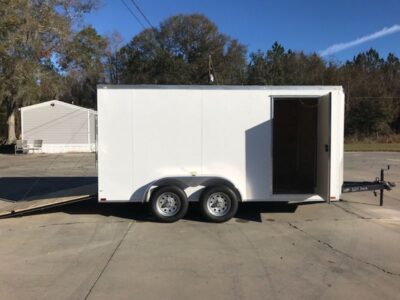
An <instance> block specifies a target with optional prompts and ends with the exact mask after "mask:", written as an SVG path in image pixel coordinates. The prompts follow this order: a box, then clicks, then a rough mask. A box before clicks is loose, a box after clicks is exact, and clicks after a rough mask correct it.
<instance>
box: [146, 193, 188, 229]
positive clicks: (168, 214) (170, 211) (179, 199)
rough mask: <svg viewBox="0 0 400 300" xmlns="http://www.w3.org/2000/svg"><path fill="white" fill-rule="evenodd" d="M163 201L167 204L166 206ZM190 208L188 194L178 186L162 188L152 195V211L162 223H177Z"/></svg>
mask: <svg viewBox="0 0 400 300" xmlns="http://www.w3.org/2000/svg"><path fill="white" fill-rule="evenodd" d="M163 197H164V199H163ZM163 201H164V203H166V204H165V205H164V206H162V205H163V203H162V202H163ZM174 203H175V204H174ZM176 203H178V204H176ZM168 205H170V206H168ZM188 208H189V201H188V199H187V196H186V193H185V192H184V191H183V190H182V189H180V188H179V187H177V186H165V187H160V188H157V189H156V190H155V191H154V192H153V193H152V194H151V198H150V209H151V212H152V214H153V215H154V216H155V217H156V219H157V220H158V221H160V222H166V223H171V222H176V221H178V220H179V219H181V218H183V217H184V216H185V214H186V212H187V210H188Z"/></svg>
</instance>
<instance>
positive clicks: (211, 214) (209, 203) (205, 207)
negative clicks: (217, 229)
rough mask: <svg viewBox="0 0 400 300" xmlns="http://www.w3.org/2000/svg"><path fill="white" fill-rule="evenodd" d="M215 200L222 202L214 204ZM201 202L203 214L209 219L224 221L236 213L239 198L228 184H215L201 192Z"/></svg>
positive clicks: (218, 221) (217, 221)
mask: <svg viewBox="0 0 400 300" xmlns="http://www.w3.org/2000/svg"><path fill="white" fill-rule="evenodd" d="M213 201H214V202H213ZM215 201H220V202H219V204H215V206H213V205H214V203H215ZM228 202H229V203H228ZM199 204H200V205H199V207H200V211H201V213H202V215H203V216H204V217H205V218H206V219H207V220H208V221H211V222H214V223H222V222H226V221H228V220H229V219H231V218H232V217H234V216H235V215H236V212H237V210H238V207H239V200H238V197H237V196H236V193H235V192H234V191H233V190H232V189H231V188H228V187H227V186H214V187H208V188H206V189H205V191H204V192H203V193H202V194H201V197H200V203H199ZM219 205H220V206H221V207H220V206H219Z"/></svg>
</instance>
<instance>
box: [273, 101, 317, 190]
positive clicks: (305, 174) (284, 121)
mask: <svg viewBox="0 0 400 300" xmlns="http://www.w3.org/2000/svg"><path fill="white" fill-rule="evenodd" d="M318 105H319V98H278V99H274V103H273V111H274V119H273V193H274V194H314V193H316V191H317V164H318V153H317V146H318Z"/></svg>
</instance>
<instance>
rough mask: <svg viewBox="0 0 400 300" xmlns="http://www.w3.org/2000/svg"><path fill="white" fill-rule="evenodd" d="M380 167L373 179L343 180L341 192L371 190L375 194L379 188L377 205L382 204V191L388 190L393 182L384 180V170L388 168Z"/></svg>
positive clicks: (393, 184) (393, 185)
mask: <svg viewBox="0 0 400 300" xmlns="http://www.w3.org/2000/svg"><path fill="white" fill-rule="evenodd" d="M389 169H390V166H388V167H387V169H381V176H380V178H379V177H376V178H375V180H374V181H345V182H343V185H342V193H354V192H367V191H373V192H374V195H375V196H376V195H377V193H376V191H378V190H379V205H380V206H382V205H383V197H384V194H383V193H384V191H385V190H387V191H390V190H391V189H392V187H395V186H396V185H395V183H394V182H389V181H385V171H387V170H389Z"/></svg>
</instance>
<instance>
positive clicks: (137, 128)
mask: <svg viewBox="0 0 400 300" xmlns="http://www.w3.org/2000/svg"><path fill="white" fill-rule="evenodd" d="M97 107H98V180H99V191H98V197H99V201H100V202H109V203H113V202H127V201H130V202H150V206H151V208H152V211H153V212H154V214H155V215H156V217H157V218H158V219H160V220H163V221H175V220H177V219H179V218H181V217H182V216H183V215H184V214H185V213H186V210H187V207H188V202H189V201H199V202H200V205H199V207H200V209H201V211H202V213H203V214H204V216H205V217H206V218H207V219H209V220H211V221H215V222H222V221H225V220H227V219H229V218H231V217H232V216H233V215H234V214H235V213H236V210H237V207H238V203H239V202H245V201H246V202H247V201H326V202H330V201H331V200H338V199H340V195H341V189H342V183H343V135H344V134H343V133H344V93H343V89H342V87H339V86H160V85H133V86H119V85H118V86H114V85H102V86H99V87H98V103H97Z"/></svg>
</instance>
